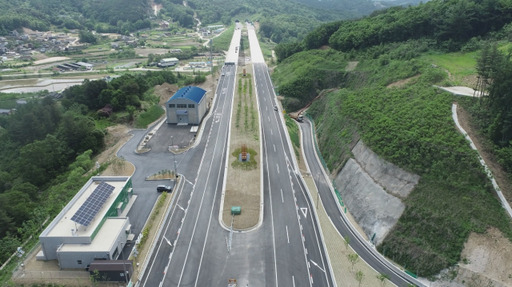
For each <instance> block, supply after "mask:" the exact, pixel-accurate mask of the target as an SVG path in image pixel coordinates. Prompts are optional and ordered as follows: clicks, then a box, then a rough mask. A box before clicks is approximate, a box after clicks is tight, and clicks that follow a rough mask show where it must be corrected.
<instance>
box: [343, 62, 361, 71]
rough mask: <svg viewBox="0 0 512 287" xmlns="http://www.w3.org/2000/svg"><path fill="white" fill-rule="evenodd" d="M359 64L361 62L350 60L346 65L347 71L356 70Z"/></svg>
mask: <svg viewBox="0 0 512 287" xmlns="http://www.w3.org/2000/svg"><path fill="white" fill-rule="evenodd" d="M357 64H359V62H357V61H350V62H348V63H347V66H346V67H345V71H347V72H351V71H353V70H355V69H356V67H357Z"/></svg>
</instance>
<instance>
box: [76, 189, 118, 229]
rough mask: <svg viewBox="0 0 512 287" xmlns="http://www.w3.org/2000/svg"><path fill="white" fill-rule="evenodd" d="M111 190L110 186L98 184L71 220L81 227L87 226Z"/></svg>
mask: <svg viewBox="0 0 512 287" xmlns="http://www.w3.org/2000/svg"><path fill="white" fill-rule="evenodd" d="M113 190H114V187H113V186H112V185H110V184H108V183H105V182H102V183H100V184H99V185H98V186H97V187H96V188H95V189H94V191H93V192H92V194H91V195H90V196H89V197H88V198H87V200H85V202H84V204H82V206H80V208H79V209H78V210H77V212H76V213H75V215H73V217H71V220H73V221H74V222H76V223H78V224H81V225H83V226H89V224H90V223H91V221H92V220H93V219H94V217H95V216H96V214H97V213H98V211H100V209H101V207H102V206H103V204H105V201H106V200H107V198H108V197H109V196H110V194H112V191H113Z"/></svg>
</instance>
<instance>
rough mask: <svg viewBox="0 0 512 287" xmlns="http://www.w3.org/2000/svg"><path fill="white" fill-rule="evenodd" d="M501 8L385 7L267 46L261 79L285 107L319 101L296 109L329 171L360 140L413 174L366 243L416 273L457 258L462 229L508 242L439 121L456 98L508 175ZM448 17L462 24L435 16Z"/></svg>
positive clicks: (472, 170)
mask: <svg viewBox="0 0 512 287" xmlns="http://www.w3.org/2000/svg"><path fill="white" fill-rule="evenodd" d="M511 4H512V2H511V1H487V2H485V4H482V2H480V1H469V0H457V1H431V2H428V3H426V4H422V5H420V6H418V7H411V8H392V9H389V10H386V11H381V12H378V13H375V14H374V15H372V16H370V17H367V18H364V19H361V20H358V21H341V22H335V23H329V24H326V25H323V26H321V27H319V28H317V29H316V30H315V31H314V32H312V33H310V34H308V35H307V36H306V37H305V38H304V40H302V41H300V42H292V43H283V44H280V45H278V46H277V47H276V54H277V55H278V57H279V61H280V63H279V65H278V66H277V67H276V69H275V73H274V74H273V76H272V77H273V79H274V81H275V85H276V86H277V87H278V89H277V90H278V93H279V94H280V95H281V96H284V101H283V103H284V105H285V108H286V109H287V110H289V111H293V110H297V109H298V108H300V107H303V106H305V105H306V104H307V103H309V102H310V101H312V100H313V99H314V98H315V97H317V96H318V95H321V96H320V97H319V98H317V99H316V100H315V101H314V102H313V104H312V105H311V107H310V108H309V110H308V114H310V115H311V116H312V118H313V119H314V120H315V124H316V127H317V135H318V142H319V145H320V150H321V152H322V155H323V157H324V159H325V161H326V163H327V165H328V168H329V169H330V170H331V172H338V171H339V170H340V169H341V168H342V167H343V165H344V163H345V161H346V160H347V159H348V158H349V157H350V156H351V154H350V146H351V144H353V143H354V142H355V141H357V140H358V139H362V140H363V141H364V142H365V143H366V144H367V145H368V146H369V147H370V148H371V149H372V150H373V151H375V152H376V153H377V154H379V155H380V156H382V157H383V158H385V159H386V160H388V161H390V162H392V163H394V164H396V165H398V166H400V167H402V168H404V169H406V170H409V171H411V172H414V173H417V174H419V175H420V176H421V180H420V182H419V184H418V185H417V186H416V188H415V189H414V190H413V192H412V193H411V194H410V195H409V196H408V197H407V198H406V199H403V202H404V203H405V204H406V209H405V211H404V213H403V214H402V216H401V218H400V219H399V221H398V223H397V225H396V226H395V228H394V229H393V230H391V232H390V233H389V234H388V236H387V237H386V238H385V240H384V242H383V243H382V244H381V245H379V246H378V247H377V248H378V249H379V251H380V252H381V253H384V254H385V255H386V256H387V257H389V258H391V259H392V260H395V261H396V262H398V263H399V264H401V265H402V266H405V267H406V268H407V269H409V270H411V271H413V272H414V273H417V274H418V275H420V276H431V275H435V274H437V273H439V272H440V271H441V270H442V269H444V268H446V267H449V266H452V265H454V264H456V263H457V262H459V261H460V260H462V258H460V254H461V251H462V249H463V244H464V242H465V241H466V239H467V238H468V236H469V234H470V233H471V232H478V233H482V232H485V231H486V230H487V228H489V227H497V228H498V229H500V230H501V231H502V232H503V234H504V235H505V236H506V237H508V238H509V239H511V240H512V224H511V220H510V218H509V217H508V215H506V214H505V212H504V210H503V208H502V207H501V204H500V202H499V201H498V200H497V197H496V195H495V192H494V191H493V189H492V186H491V184H490V181H489V180H488V179H487V177H486V174H485V172H484V170H483V168H482V167H481V165H480V164H479V162H478V159H477V154H476V152H474V151H473V150H471V149H470V147H469V144H468V142H467V141H466V140H465V139H464V138H463V136H462V135H461V134H460V133H459V132H458V130H457V129H456V128H455V125H454V123H453V119H452V115H451V105H452V103H453V102H455V101H457V102H459V104H460V105H462V106H463V107H464V108H465V109H466V110H468V111H470V112H471V113H472V115H473V118H474V119H478V120H475V121H474V122H473V125H474V126H475V127H478V128H479V133H480V134H481V136H482V137H483V138H484V139H486V140H484V142H487V147H486V149H487V150H488V151H489V152H491V153H492V154H493V155H494V157H495V158H496V159H497V161H498V162H499V163H500V164H501V165H502V168H503V169H504V170H505V171H506V172H508V174H509V178H511V176H510V174H512V164H511V163H512V147H511V145H512V141H511V140H512V114H511V113H510V111H511V110H512V94H511V92H510V91H511V90H512V89H511V87H512V83H511V80H510V79H512V62H511V61H510V58H509V56H508V54H505V53H506V52H504V51H507V50H506V49H504V48H503V47H507V46H508V45H509V44H508V41H509V39H510V35H512V33H511V31H512V29H511V28H512V24H510V22H511V21H512V19H511V18H510V17H511V15H512V14H511V13H510V8H511V7H512V5H511ZM433 11H436V13H432V12H433ZM454 13H456V14H454ZM460 15H464V16H465V17H467V19H464V23H462V22H460V18H459V20H458V21H456V20H455V19H452V20H449V19H447V17H448V16H453V17H455V16H460ZM442 18H444V20H442V21H441V20H440V19H442ZM438 21H441V22H442V23H444V25H441V22H438ZM450 21H451V22H450ZM460 25H463V27H461V26H460ZM420 27H423V28H422V29H420ZM461 31H464V33H462V34H460V33H459V32H461ZM318 48H321V50H320V49H318ZM348 63H351V65H348ZM356 63H357V66H356V65H355V64H356ZM348 66H352V67H354V66H355V69H346V67H348ZM478 75H480V77H479V78H480V81H477V79H478V77H477V76H478ZM434 85H440V86H444V85H446V86H451V85H468V86H470V87H472V88H477V87H478V88H479V89H482V90H485V91H487V92H489V96H488V97H485V98H483V99H478V98H470V97H465V98H461V97H457V96H453V95H451V94H448V93H445V92H442V91H441V90H439V89H437V88H435V87H434ZM507 89H508V90H507Z"/></svg>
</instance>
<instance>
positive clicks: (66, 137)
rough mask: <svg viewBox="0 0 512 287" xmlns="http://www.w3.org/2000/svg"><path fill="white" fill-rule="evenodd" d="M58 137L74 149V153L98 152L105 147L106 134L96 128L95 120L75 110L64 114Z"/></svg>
mask: <svg viewBox="0 0 512 287" xmlns="http://www.w3.org/2000/svg"><path fill="white" fill-rule="evenodd" d="M57 137H58V138H59V139H60V140H61V141H62V142H63V143H65V145H66V146H67V147H69V148H70V149H71V150H72V151H73V155H78V154H80V153H83V152H84V151H86V150H92V151H93V152H94V153H97V152H99V151H100V150H101V148H103V138H104V134H103V133H102V132H101V131H99V130H97V129H96V126H95V124H94V120H93V119H91V118H90V117H88V116H84V115H80V114H75V113H73V112H67V113H65V114H64V116H63V118H62V121H61V123H60V126H59V129H58V131H57Z"/></svg>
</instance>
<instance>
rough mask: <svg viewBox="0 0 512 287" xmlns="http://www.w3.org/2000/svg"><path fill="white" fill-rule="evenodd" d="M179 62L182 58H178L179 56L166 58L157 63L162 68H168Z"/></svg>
mask: <svg viewBox="0 0 512 287" xmlns="http://www.w3.org/2000/svg"><path fill="white" fill-rule="evenodd" d="M179 62H180V60H178V58H165V59H162V60H160V62H158V64H156V65H157V66H158V67H160V68H167V67H172V66H175V65H177V64H178V63H179Z"/></svg>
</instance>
